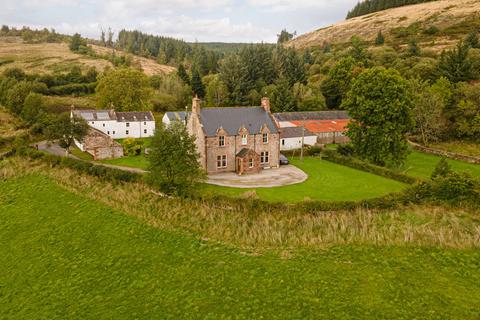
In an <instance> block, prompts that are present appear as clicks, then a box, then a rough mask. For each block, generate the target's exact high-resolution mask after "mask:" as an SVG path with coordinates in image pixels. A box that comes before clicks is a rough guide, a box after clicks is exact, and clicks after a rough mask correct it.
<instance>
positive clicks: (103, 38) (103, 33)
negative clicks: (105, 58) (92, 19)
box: [100, 29, 107, 47]
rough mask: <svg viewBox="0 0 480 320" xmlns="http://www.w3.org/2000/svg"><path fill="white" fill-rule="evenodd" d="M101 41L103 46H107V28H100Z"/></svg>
mask: <svg viewBox="0 0 480 320" xmlns="http://www.w3.org/2000/svg"><path fill="white" fill-rule="evenodd" d="M100 32H101V33H100V43H101V44H102V46H104V47H106V46H107V41H106V40H105V30H103V29H101V30H100Z"/></svg>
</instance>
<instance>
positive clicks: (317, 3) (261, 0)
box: [248, 0, 352, 11]
mask: <svg viewBox="0 0 480 320" xmlns="http://www.w3.org/2000/svg"><path fill="white" fill-rule="evenodd" d="M351 3H352V0H335V1H332V0H248V4H249V5H250V6H253V7H263V8H265V9H268V10H274V11H287V10H298V9H326V8H332V7H341V6H345V4H347V5H350V4H351Z"/></svg>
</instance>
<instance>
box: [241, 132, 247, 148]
mask: <svg viewBox="0 0 480 320" xmlns="http://www.w3.org/2000/svg"><path fill="white" fill-rule="evenodd" d="M247 144H248V134H243V135H242V146H246V145H247Z"/></svg>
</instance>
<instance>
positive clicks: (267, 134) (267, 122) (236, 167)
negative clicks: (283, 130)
mask: <svg viewBox="0 0 480 320" xmlns="http://www.w3.org/2000/svg"><path fill="white" fill-rule="evenodd" d="M187 130H188V132H189V133H190V134H191V135H193V136H195V137H196V141H195V143H196V146H197V150H198V152H199V154H200V165H201V167H202V168H203V169H205V171H206V172H207V173H208V174H216V173H223V172H236V173H238V174H239V175H242V174H247V173H258V172H260V171H261V170H262V169H270V168H278V167H279V164H280V132H279V129H278V127H277V125H276V123H275V121H274V119H273V116H272V114H271V112H270V101H269V100H268V98H264V99H262V106H260V107H238V108H233V107H232V108H205V109H202V108H201V107H200V99H198V98H195V99H193V103H192V111H191V113H190V114H189V116H188V121H187Z"/></svg>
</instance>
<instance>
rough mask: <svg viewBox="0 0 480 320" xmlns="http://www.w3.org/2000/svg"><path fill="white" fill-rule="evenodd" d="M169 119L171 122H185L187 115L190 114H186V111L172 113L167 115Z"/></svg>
mask: <svg viewBox="0 0 480 320" xmlns="http://www.w3.org/2000/svg"><path fill="white" fill-rule="evenodd" d="M165 115H166V116H167V118H168V119H169V120H170V121H184V120H185V115H187V116H189V115H190V112H188V113H187V112H185V111H170V112H167V113H165Z"/></svg>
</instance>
